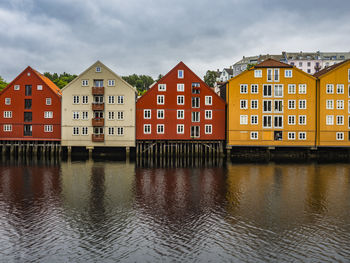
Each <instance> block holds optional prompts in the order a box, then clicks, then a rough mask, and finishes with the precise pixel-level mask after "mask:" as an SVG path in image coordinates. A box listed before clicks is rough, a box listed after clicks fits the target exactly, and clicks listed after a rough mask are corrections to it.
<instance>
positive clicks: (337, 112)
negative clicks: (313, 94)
mask: <svg viewBox="0 0 350 263" xmlns="http://www.w3.org/2000/svg"><path fill="white" fill-rule="evenodd" d="M314 76H315V77H317V89H318V90H319V96H318V97H319V98H318V100H319V104H318V108H319V110H318V113H319V114H318V127H319V128H318V140H317V144H318V146H347V147H348V146H350V134H349V132H350V60H346V61H344V62H341V63H338V64H336V65H333V66H331V67H328V68H325V69H323V70H321V71H319V72H318V73H316V74H314Z"/></svg>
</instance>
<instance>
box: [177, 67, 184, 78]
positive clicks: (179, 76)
mask: <svg viewBox="0 0 350 263" xmlns="http://www.w3.org/2000/svg"><path fill="white" fill-rule="evenodd" d="M177 77H178V78H179V79H183V78H184V71H183V70H182V69H180V70H178V71H177Z"/></svg>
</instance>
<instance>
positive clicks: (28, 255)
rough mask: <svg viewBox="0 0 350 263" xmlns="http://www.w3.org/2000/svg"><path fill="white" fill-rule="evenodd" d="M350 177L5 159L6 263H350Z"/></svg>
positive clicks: (1, 230) (0, 244) (328, 172)
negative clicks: (172, 262)
mask: <svg viewBox="0 0 350 263" xmlns="http://www.w3.org/2000/svg"><path fill="white" fill-rule="evenodd" d="M152 166H153V167H152ZM349 176H350V165H348V164H324V165H322V164H273V163H268V164H232V163H227V164H226V163H225V165H224V164H220V165H214V164H213V163H210V164H208V163H207V164H206V165H205V167H201V166H200V165H198V167H186V164H185V163H184V162H182V161H176V162H175V163H173V166H171V167H167V168H166V167H162V166H157V165H156V164H152V165H147V164H145V165H139V164H135V163H126V162H115V161H109V162H97V161H95V162H94V161H92V160H86V161H74V162H65V161H59V162H55V161H51V160H49V161H48V162H45V161H41V162H37V163H33V162H31V161H30V160H24V162H23V163H22V164H21V162H20V161H18V160H12V161H4V162H3V164H2V165H1V166H0V236H1V238H0V251H1V253H2V254H1V256H0V257H1V261H4V262H11V261H12V262H13V261H19V262H23V261H26V262H62V261H65V262H97V261H98V262H117V261H123V262H164V261H179V262H188V261H203V262H208V261H220V262H221V261H227V262H232V261H249V262H267V261H268V262H270V261H275V262H279V261H305V260H309V261H315V262H324V261H346V260H347V259H348V258H350V249H349V247H348V244H349V243H350V235H349V233H350V212H349V211H350V178H349Z"/></svg>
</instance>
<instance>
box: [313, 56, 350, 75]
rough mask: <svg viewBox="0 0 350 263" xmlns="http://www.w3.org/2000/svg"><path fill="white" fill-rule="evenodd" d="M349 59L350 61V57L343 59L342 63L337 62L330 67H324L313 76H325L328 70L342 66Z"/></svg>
mask: <svg viewBox="0 0 350 263" xmlns="http://www.w3.org/2000/svg"><path fill="white" fill-rule="evenodd" d="M349 61H350V59H348V60H344V61H342V62H340V63H337V64H335V65H332V66H330V67H327V68H324V69H322V70H320V71H319V72H316V73H315V74H314V75H313V76H314V77H315V78H319V77H321V76H323V75H324V74H327V73H328V72H330V71H332V70H335V69H336V68H338V67H340V66H341V65H343V64H345V63H347V62H349Z"/></svg>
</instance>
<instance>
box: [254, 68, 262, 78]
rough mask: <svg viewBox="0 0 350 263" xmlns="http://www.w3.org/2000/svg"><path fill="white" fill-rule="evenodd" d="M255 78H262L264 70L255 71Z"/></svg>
mask: <svg viewBox="0 0 350 263" xmlns="http://www.w3.org/2000/svg"><path fill="white" fill-rule="evenodd" d="M254 78H262V70H261V69H256V70H254Z"/></svg>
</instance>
